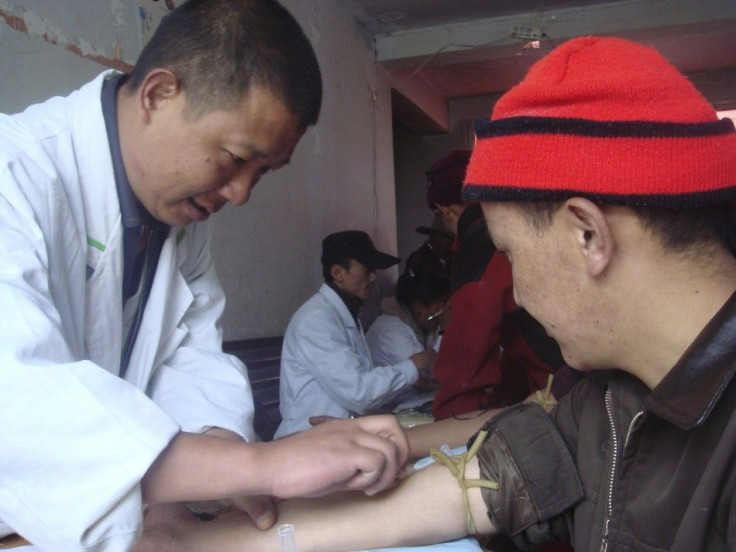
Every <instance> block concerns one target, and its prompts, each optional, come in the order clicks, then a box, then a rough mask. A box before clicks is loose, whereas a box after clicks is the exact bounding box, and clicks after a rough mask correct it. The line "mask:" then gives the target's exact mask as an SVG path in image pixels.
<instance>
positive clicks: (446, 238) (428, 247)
mask: <svg viewBox="0 0 736 552" xmlns="http://www.w3.org/2000/svg"><path fill="white" fill-rule="evenodd" d="M417 232H419V233H420V234H425V235H427V236H428V238H427V240H426V241H425V242H424V243H423V244H422V245H421V246H420V247H419V248H418V249H417V250H415V251H414V252H413V253H411V255H409V258H408V259H407V260H406V266H405V267H404V272H405V273H406V272H410V271H412V270H413V271H414V272H434V273H436V274H438V275H440V276H444V277H448V278H449V276H450V272H451V271H452V246H453V244H454V243H455V234H454V233H453V232H452V231H451V230H449V229H448V228H447V227H446V226H445V223H444V221H443V220H442V215H440V214H439V213H435V216H434V220H433V221H432V226H420V227H418V228H417Z"/></svg>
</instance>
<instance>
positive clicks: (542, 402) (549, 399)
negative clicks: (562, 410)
mask: <svg viewBox="0 0 736 552" xmlns="http://www.w3.org/2000/svg"><path fill="white" fill-rule="evenodd" d="M553 380H554V376H553V375H552V374H550V375H549V376H548V377H547V388H546V389H545V390H544V393H543V392H542V391H539V390H537V392H536V393H535V394H534V398H533V399H531V402H535V403H537V404H538V405H539V406H541V407H542V408H544V410H545V411H547V412H549V411H550V410H552V407H553V406H555V405H556V404H557V401H556V400H555V397H554V395H551V393H552V381H553Z"/></svg>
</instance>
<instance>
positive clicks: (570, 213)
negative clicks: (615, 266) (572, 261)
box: [564, 197, 615, 276]
mask: <svg viewBox="0 0 736 552" xmlns="http://www.w3.org/2000/svg"><path fill="white" fill-rule="evenodd" d="M564 210H565V213H564V214H565V221H566V222H567V224H568V228H570V231H572V232H573V233H574V237H575V243H576V244H577V246H578V248H579V250H580V252H581V254H582V255H583V257H584V259H585V265H586V268H587V270H588V274H589V275H590V276H599V275H601V274H603V272H604V271H605V270H606V268H607V267H608V264H609V263H610V262H611V258H612V257H613V253H614V251H615V244H614V241H613V235H612V234H611V228H610V226H609V224H608V220H607V219H606V215H605V213H604V212H603V211H602V210H601V208H600V207H599V206H598V205H596V204H595V203H593V202H592V201H590V200H588V199H585V198H582V197H573V198H570V199H568V200H567V201H566V202H565V206H564Z"/></svg>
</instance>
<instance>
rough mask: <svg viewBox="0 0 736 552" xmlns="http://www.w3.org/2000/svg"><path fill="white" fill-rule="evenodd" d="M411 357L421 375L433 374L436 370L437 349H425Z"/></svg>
mask: <svg viewBox="0 0 736 552" xmlns="http://www.w3.org/2000/svg"><path fill="white" fill-rule="evenodd" d="M409 359H410V360H411V361H412V362H413V363H414V366H416V367H417V370H418V371H419V375H420V376H421V375H423V373H426V374H431V373H432V371H433V370H434V361H435V360H437V351H435V350H434V349H431V348H430V349H425V350H424V351H422V352H421V353H414V354H413V355H411V356H410V357H409Z"/></svg>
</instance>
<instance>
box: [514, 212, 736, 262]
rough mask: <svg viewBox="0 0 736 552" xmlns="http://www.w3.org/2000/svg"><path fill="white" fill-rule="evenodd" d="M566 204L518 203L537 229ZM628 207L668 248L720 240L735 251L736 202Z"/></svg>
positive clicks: (680, 248) (683, 248)
mask: <svg viewBox="0 0 736 552" xmlns="http://www.w3.org/2000/svg"><path fill="white" fill-rule="evenodd" d="M593 201H594V200H593ZM596 203H598V204H599V205H601V206H602V204H601V203H599V202H596ZM563 204H564V200H555V201H529V202H518V203H517V205H519V207H520V210H521V212H522V214H523V216H524V218H525V219H526V221H527V223H528V224H529V225H530V226H531V227H532V228H533V229H534V230H536V231H537V232H543V231H544V230H546V229H547V228H549V226H550V225H551V224H552V220H553V218H554V214H555V212H556V211H557V210H558V209H559V208H560V207H562V205H563ZM626 207H627V208H629V209H631V210H632V211H634V213H635V214H636V215H637V216H638V217H639V220H640V221H641V223H642V225H643V226H644V228H646V229H648V230H649V231H650V232H652V234H653V235H654V236H656V237H657V238H658V239H659V240H660V242H661V243H662V245H663V246H664V247H665V248H666V249H667V250H669V251H672V252H681V253H682V252H685V251H688V250H691V249H692V248H693V247H694V246H707V245H708V244H716V243H717V244H721V245H723V246H725V247H726V248H727V249H729V250H730V251H731V252H732V253H734V254H736V205H735V204H733V203H718V204H709V205H700V206H694V207H687V208H679V207H653V206H636V205H626Z"/></svg>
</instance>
